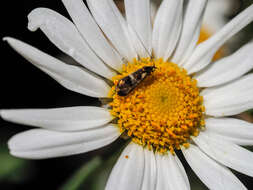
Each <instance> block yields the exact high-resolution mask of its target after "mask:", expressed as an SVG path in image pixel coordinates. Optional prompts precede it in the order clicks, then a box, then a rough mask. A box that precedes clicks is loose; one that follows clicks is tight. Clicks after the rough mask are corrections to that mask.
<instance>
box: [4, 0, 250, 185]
mask: <svg viewBox="0 0 253 190" xmlns="http://www.w3.org/2000/svg"><path fill="white" fill-rule="evenodd" d="M63 3H64V5H65V6H66V8H67V10H68V12H69V14H70V15H71V18H72V19H73V22H74V24H73V23H72V22H71V21H69V20H68V19H66V18H65V17H63V16H61V15H59V14H58V13H56V12H54V11H52V10H49V9H46V8H38V9H35V10H33V11H32V12H31V13H30V14H29V16H28V18H29V24H28V28H29V29H30V30H33V31H34V30H36V29H38V28H40V29H41V30H42V31H43V32H44V33H45V34H46V35H47V37H48V38H49V39H50V40H51V41H52V42H53V43H54V44H55V45H56V46H57V47H58V48H59V49H60V50H62V51H63V52H65V53H66V54H67V55H70V56H71V57H73V58H74V59H75V60H76V61H77V62H78V63H80V64H81V65H82V66H83V67H85V68H87V69H88V70H90V71H91V72H86V71H85V70H84V69H83V68H82V67H79V66H74V65H68V64H65V63H63V62H61V61H60V60H58V59H56V58H53V57H51V56H50V55H48V54H45V53H43V52H41V51H40V50H38V49H36V48H34V47H32V46H30V45H28V44H25V43H23V42H21V41H19V40H16V39H14V38H10V37H6V38H4V40H6V41H7V42H8V43H9V44H10V45H11V46H12V47H13V48H14V49H15V50H16V51H17V52H19V53H20V54H21V55H23V56H24V57H25V58H26V59H27V60H29V61H30V62H31V63H32V64H34V65H35V66H36V67H38V68H39V69H41V70H42V71H44V72H46V73H47V74H48V75H50V76H51V77H52V78H53V79H55V80H56V81H58V82H59V83H60V84H61V85H62V86H64V87H66V88H68V89H69V90H72V91H75V92H78V93H81V94H84V95H88V96H91V97H97V98H106V97H108V93H109V92H110V91H111V92H114V91H113V89H114V88H115V85H114V86H113V87H112V90H111V87H110V86H109V85H108V83H107V82H106V81H107V80H106V79H108V80H112V77H115V76H116V77H117V76H121V75H118V74H116V71H122V72H123V74H124V73H125V74H126V73H127V72H128V70H131V68H132V67H131V65H132V66H133V67H136V65H135V64H134V63H135V62H137V63H138V64H144V65H145V63H146V62H148V63H149V64H156V67H157V70H156V71H154V74H152V76H153V77H154V78H155V77H157V76H159V73H160V74H161V73H162V74H164V76H162V77H164V78H165V80H164V81H160V83H159V81H156V80H155V81H154V83H155V82H156V83H158V85H156V86H152V88H151V87H149V86H144V87H145V89H143V90H140V89H142V87H141V86H140V87H139V88H137V89H134V90H133V92H132V94H134V95H136V94H137V95H138V96H136V97H139V98H140V99H141V98H142V97H141V96H142V95H143V94H141V93H145V92H152V93H150V94H144V95H145V96H146V97H145V98H147V99H148V98H149V99H150V100H152V101H154V104H153V102H152V101H151V103H152V104H149V103H150V102H145V103H139V104H138V105H140V107H138V106H137V104H134V105H131V103H132V102H131V101H132V100H137V101H139V99H138V98H137V99H136V98H133V99H131V98H132V95H130V96H129V98H130V100H127V98H125V97H121V98H120V97H119V96H118V95H117V94H114V95H113V96H112V97H113V105H112V108H111V109H112V110H113V111H115V110H114V109H121V108H119V107H117V106H116V105H118V104H119V105H122V106H125V105H126V104H124V101H130V105H129V108H127V110H126V114H129V109H130V107H131V109H136V112H135V113H131V112H130V114H132V115H135V114H136V115H137V116H138V114H141V113H145V111H146V110H143V109H142V108H143V106H147V107H146V108H147V110H148V111H151V113H150V115H147V114H146V115H141V118H138V119H141V121H143V123H145V122H146V123H148V124H147V125H144V126H145V127H150V126H149V122H151V120H148V118H152V119H158V120H159V114H160V116H162V117H165V118H167V117H169V118H170V119H172V120H169V121H176V123H172V124H171V123H168V120H166V121H163V120H162V119H163V118H162V119H161V121H160V120H159V122H160V123H162V122H164V123H165V125H166V126H170V127H171V126H172V127H171V128H163V129H160V127H161V126H160V125H158V126H157V130H158V133H159V134H160V135H167V137H168V138H164V139H163V140H161V139H159V138H158V137H156V133H154V134H155V135H154V136H155V137H153V136H152V135H153V134H151V136H149V135H150V134H148V133H147V131H148V128H144V127H143V124H142V123H139V124H136V125H134V126H133V125H132V124H133V123H131V119H132V118H131V117H130V118H124V117H125V116H129V115H121V114H125V112H124V111H125V110H123V109H121V110H120V112H117V111H115V112H114V113H109V111H108V109H107V108H100V107H88V106H87V107H70V108H58V109H46V110H41V109H39V110H34V109H31V110H1V113H0V114H1V117H2V118H4V119H6V120H8V121H11V122H16V123H21V124H26V125H31V126H36V127H41V129H32V130H29V131H26V132H23V133H20V134H17V135H15V136H14V137H12V138H11V139H10V141H9V143H8V145H9V148H10V152H11V154H12V155H14V156H17V157H22V158H31V159H42V158H51V157H59V156H66V155H72V154H79V153H84V152H88V151H91V150H94V149H97V148H100V147H103V146H106V145H107V144H109V143H111V142H113V141H114V140H116V139H117V138H118V137H119V136H120V135H121V133H120V130H119V127H120V129H121V130H122V129H124V130H125V131H127V134H128V135H129V136H130V137H133V139H134V140H135V142H136V141H138V140H139V142H137V143H139V144H142V143H143V144H145V143H146V144H145V145H147V146H140V145H139V144H136V143H130V144H129V145H128V146H127V147H126V148H125V150H124V151H123V153H122V154H121V156H120V158H119V160H118V162H117V164H116V165H115V167H114V169H113V171H112V173H111V176H110V178H109V180H108V183H107V186H106V189H107V190H111V189H119V187H120V189H123V190H124V189H136V190H139V189H140V190H141V189H142V190H148V189H150V190H153V189H157V190H160V189H179V190H182V189H190V185H189V181H188V178H187V175H186V172H185V170H184V168H183V166H182V164H181V162H180V160H179V159H178V158H177V156H176V154H175V155H174V156H173V155H172V154H170V152H172V153H173V148H180V149H181V151H182V152H183V154H184V157H185V159H186V160H187V162H188V163H189V165H190V166H191V168H192V169H193V170H194V172H195V173H196V174H197V175H198V177H199V178H200V179H201V180H202V181H203V183H204V184H205V185H206V186H207V187H208V188H209V189H222V190H223V189H229V190H231V189H235V190H238V189H246V188H245V186H244V185H243V184H242V183H241V182H240V181H239V180H238V179H237V178H236V177H235V175H233V173H232V172H231V171H230V170H229V169H228V168H232V169H234V170H237V171H238V172H241V173H244V174H246V175H249V176H253V165H252V163H253V154H252V153H251V152H249V151H247V150H246V149H244V148H242V147H240V145H252V144H253V130H252V129H253V128H252V127H253V125H252V124H250V123H247V122H245V121H242V120H238V119H233V118H226V116H232V115H236V114H239V113H241V112H243V111H245V110H248V109H250V108H253V96H252V94H253V75H252V74H247V75H245V76H243V75H244V74H246V73H247V72H248V71H249V70H251V69H252V68H253V62H252V61H251V60H252V58H253V54H252V52H251V51H252V48H253V43H249V44H247V45H245V46H244V47H242V48H241V49H239V50H238V51H237V52H235V53H234V54H233V55H230V56H228V57H225V58H223V59H220V60H219V61H217V62H216V63H212V64H210V63H211V60H212V58H213V56H214V54H215V52H216V51H217V50H218V49H219V48H220V47H221V46H222V45H223V43H224V42H226V41H227V40H228V39H229V38H230V37H232V36H233V35H234V34H236V33H237V32H238V31H239V30H241V29H242V28H243V27H245V26H246V25H247V24H249V23H250V22H251V21H252V20H253V5H252V6H250V7H248V8H247V9H246V10H244V11H243V12H242V13H240V14H239V15H238V16H236V17H235V18H234V19H233V20H232V21H230V22H229V23H228V24H227V25H225V26H224V27H223V28H222V29H221V30H220V31H219V32H217V33H216V34H215V35H213V36H212V37H211V38H210V39H209V40H207V41H205V42H203V43H201V44H199V45H196V43H197V41H198V36H199V31H200V26H201V23H202V15H203V12H204V10H205V7H206V4H207V1H206V0H194V1H189V2H188V4H187V6H186V7H185V8H184V9H183V0H164V1H163V2H162V4H161V6H160V8H159V10H158V12H157V15H156V18H155V21H154V26H153V29H152V25H151V17H150V5H149V3H150V2H149V1H147V0H138V1H133V0H125V7H126V20H125V19H124V18H123V17H122V15H121V14H120V12H119V11H118V9H117V7H116V6H115V4H114V3H113V1H112V0H103V1H102V0H87V3H88V5H89V9H90V11H91V13H92V15H91V14H90V12H89V11H88V9H87V7H86V6H85V5H84V3H83V2H82V0H71V1H70V0H63ZM97 24H98V25H97ZM100 29H101V30H102V31H103V33H104V34H105V35H106V37H107V38H106V37H105V36H104V35H103V34H102V32H101V31H100ZM107 39H108V40H109V41H110V43H108V41H107ZM110 44H112V45H113V46H112V45H110ZM151 52H153V54H154V57H155V60H152V59H151V60H150V59H147V57H149V56H150V55H151ZM137 56H138V57H141V58H140V59H138V60H135V61H133V58H137ZM145 57H146V59H145V61H144V58H145ZM158 58H163V60H164V61H162V60H160V61H159V60H157V59H158ZM166 60H169V61H171V62H174V63H176V64H177V65H178V66H177V65H175V64H173V63H169V61H166ZM126 61H128V62H130V63H129V64H128V65H126V66H125V67H126V68H125V70H124V68H122V65H123V63H124V62H126ZM159 64H160V65H159ZM166 64H167V65H168V68H174V70H173V71H171V73H170V72H167V71H166V68H167V67H166ZM180 67H183V68H185V69H186V70H187V73H188V74H190V75H192V76H193V78H194V79H196V80H197V85H198V87H199V88H200V89H201V91H200V95H199V93H198V92H199V91H198V88H197V87H196V83H194V80H193V79H190V77H189V75H186V73H184V72H183V71H182V69H181V68H180ZM163 69H164V70H163ZM92 72H94V73H96V74H92ZM168 73H170V74H172V75H173V74H174V73H177V74H178V76H179V75H180V76H181V77H182V78H180V79H179V80H178V81H183V83H180V82H179V83H178V82H175V81H173V80H174V78H168V77H167V75H170V74H168ZM128 74H129V73H128ZM165 75H166V76H165ZM173 76H174V75H173ZM166 77H167V78H166ZM151 78H152V77H150V78H149V80H151ZM158 79H159V78H158ZM167 80H169V81H170V83H169V84H168V85H167ZM175 80H176V79H175ZM176 81H177V80H176ZM114 82H115V81H114ZM163 84H165V85H163ZM143 85H147V84H146V83H145V82H143V84H142V86H143ZM170 85H172V86H170ZM173 85H178V88H177V89H176V91H166V90H167V88H171V89H175V86H173ZM184 85H187V88H185V86H184ZM181 88H182V89H184V90H190V91H189V94H187V93H186V94H184V93H182V91H181V90H178V89H181ZM202 89H203V90H202ZM146 90H147V91H146ZM148 90H149V91H148ZM157 90H158V91H159V92H158V91H157ZM183 92H184V91H183ZM138 93H139V94H138ZM139 95H140V96H139ZM174 95H175V97H174ZM201 96H203V98H204V102H203V106H204V107H205V109H206V111H205V114H204V113H203V115H202V112H201V109H202V108H203V106H202V105H200V103H199V102H201V101H200V100H201V98H200V97H201ZM192 97H195V99H191V98H192ZM156 98H157V99H156ZM159 98H160V99H159ZM173 98H175V99H173ZM158 100H159V101H161V102H165V103H164V104H161V103H159V102H158ZM174 100H177V101H174ZM118 101H119V102H118ZM140 101H142V100H140ZM147 104H148V105H147ZM184 104H186V105H187V106H188V107H187V109H188V108H189V109H190V111H192V112H191V113H192V115H191V114H190V113H189V114H188V112H187V110H185V107H183V108H181V107H180V106H181V105H184ZM192 104H193V107H191V106H189V105H192ZM150 105H155V108H154V109H153V107H152V106H150ZM157 105H158V106H157ZM167 105H169V106H172V107H173V106H174V107H173V110H176V112H175V113H170V114H168V115H167V114H166V113H167V112H168V111H169V110H168V109H169V108H168V106H167ZM175 105H176V107H175ZM194 106H195V107H194ZM172 107H171V108H172ZM124 108H126V107H124ZM137 108H141V109H142V110H137ZM144 108H145V107H144ZM191 108H194V109H193V110H191ZM195 108H196V109H195ZM153 110H155V111H154V112H152V111H153ZM157 110H158V111H157ZM161 110H162V111H161ZM178 110H179V111H178ZM196 110H197V111H196ZM180 111H182V112H180ZM194 111H196V112H194ZM185 112H186V113H185ZM115 113H116V114H118V116H119V118H118V119H119V121H118V123H117V124H118V125H116V124H112V123H111V121H112V120H113V116H115ZM157 114H158V115H157ZM178 114H179V115H178ZM153 115H154V117H155V118H153ZM179 116H180V117H179ZM182 117H187V119H188V120H187V122H186V120H184V119H182ZM191 117H192V118H197V120H194V119H193V120H190V119H189V118H191ZM202 117H204V120H205V123H206V126H205V127H206V130H204V131H201V130H200V129H199V130H198V126H195V128H194V132H188V133H187V131H189V130H192V129H193V128H190V127H194V126H192V123H193V122H195V123H198V124H199V123H200V121H201V119H202ZM175 118H176V119H175ZM173 119H174V120H173ZM120 121H124V122H126V123H120ZM135 121H136V120H134V122H135ZM137 121H139V120H137ZM152 121H153V120H152ZM177 121H178V122H179V121H180V122H185V123H184V126H183V125H181V124H180V125H179V123H177ZM129 124H131V125H129ZM156 124H157V123H154V126H155V125H156ZM174 125H179V126H182V128H178V129H177V130H178V131H183V132H184V135H186V136H187V135H188V136H189V138H188V137H187V138H185V136H181V137H180V136H179V137H180V138H179V139H177V137H178V134H174V133H173V130H174ZM200 125H202V124H200ZM118 126H119V127H118ZM129 126H130V127H129ZM132 126H133V128H134V129H133V128H132ZM154 126H153V124H152V126H151V127H154ZM158 128H159V129H158ZM172 128H173V130H172ZM167 130H168V133H169V132H170V134H167V132H166V131H167ZM164 131H165V132H164ZM198 131H200V133H199V134H198V133H197V132H198ZM132 132H133V134H132ZM156 132H157V131H156ZM185 132H186V133H185ZM195 132H196V133H195ZM171 133H172V134H171ZM179 134H181V133H179ZM174 136H175V139H173V138H174ZM182 139H186V140H183V141H182V142H184V143H182V142H181V140H182ZM157 140H158V141H157ZM144 142H145V143H144ZM164 142H165V143H167V142H168V145H167V144H166V145H164V144H163V143H164ZM157 143H158V144H157ZM173 143H174V144H173ZM177 143H179V144H177ZM186 144H187V145H186ZM188 145H189V147H188V148H185V147H187V146H188ZM146 147H149V148H151V149H152V148H155V149H154V151H150V150H149V149H148V148H146ZM171 148H172V149H171ZM163 150H165V151H168V150H170V152H169V153H168V154H160V153H161V152H163ZM159 152H160V153H159ZM227 167H228V168H227Z"/></svg>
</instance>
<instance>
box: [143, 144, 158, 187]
mask: <svg viewBox="0 0 253 190" xmlns="http://www.w3.org/2000/svg"><path fill="white" fill-rule="evenodd" d="M144 156H145V167H144V168H145V169H144V176H143V182H142V187H141V190H154V189H155V187H156V181H157V166H156V159H155V154H154V152H153V151H150V150H148V149H147V148H145V149H144Z"/></svg>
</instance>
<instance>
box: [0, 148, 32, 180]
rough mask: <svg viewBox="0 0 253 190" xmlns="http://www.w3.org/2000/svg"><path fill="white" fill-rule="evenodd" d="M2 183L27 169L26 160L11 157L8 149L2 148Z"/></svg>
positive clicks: (0, 156) (0, 174)
mask: <svg viewBox="0 0 253 190" xmlns="http://www.w3.org/2000/svg"><path fill="white" fill-rule="evenodd" d="M0 163H1V167H0V181H2V180H5V179H7V178H8V179H9V178H12V177H13V176H15V174H18V173H19V171H21V170H22V169H24V167H26V165H27V162H26V161H25V160H22V159H19V158H15V157H13V156H11V155H10V154H9V152H8V150H7V148H6V147H1V148H0Z"/></svg>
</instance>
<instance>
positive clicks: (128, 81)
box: [116, 66, 156, 96]
mask: <svg viewBox="0 0 253 190" xmlns="http://www.w3.org/2000/svg"><path fill="white" fill-rule="evenodd" d="M155 68H156V67H155V66H145V67H142V68H141V69H138V70H137V71H135V72H133V73H131V74H130V75H128V76H125V77H124V78H122V79H120V80H119V82H118V84H117V86H116V92H117V94H118V95H119V96H126V95H128V94H129V93H130V92H131V91H132V90H133V89H135V88H136V86H137V85H138V84H140V83H141V81H143V80H144V79H145V78H146V77H147V76H148V75H150V74H151V73H152V72H153V71H154V70H155Z"/></svg>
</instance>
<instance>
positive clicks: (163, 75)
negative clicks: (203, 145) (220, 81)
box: [109, 58, 205, 153]
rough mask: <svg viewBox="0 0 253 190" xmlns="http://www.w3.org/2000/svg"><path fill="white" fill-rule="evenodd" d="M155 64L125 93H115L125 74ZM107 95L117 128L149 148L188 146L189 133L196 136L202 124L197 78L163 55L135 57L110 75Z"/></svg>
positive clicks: (159, 149) (172, 148)
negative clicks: (118, 72)
mask: <svg viewBox="0 0 253 190" xmlns="http://www.w3.org/2000/svg"><path fill="white" fill-rule="evenodd" d="M153 65H155V67H156V68H155V70H154V71H153V72H152V73H151V74H150V75H149V76H147V77H146V78H145V79H144V80H143V81H141V82H140V84H138V85H137V86H136V87H135V88H134V89H133V90H132V91H131V92H130V93H129V94H127V95H126V96H119V95H118V94H117V91H116V89H117V84H118V83H119V81H120V80H121V79H122V78H124V77H125V76H128V75H130V74H131V73H133V72H135V71H137V70H138V69H141V68H143V67H144V66H153ZM113 81H114V86H113V87H112V88H111V91H110V93H109V97H111V98H112V102H111V103H110V104H109V105H110V109H111V110H110V111H111V114H112V115H113V116H114V117H115V118H116V121H117V124H118V126H119V128H120V131H121V132H122V133H123V132H124V133H125V134H127V135H128V136H129V137H131V138H132V140H133V141H134V142H136V143H138V144H140V145H142V146H147V147H148V148H149V149H153V150H155V151H159V152H160V153H165V152H167V151H168V150H169V151H170V152H172V153H174V149H180V146H181V145H183V146H185V147H188V146H189V143H188V141H189V139H190V136H192V135H193V136H197V135H198V133H199V129H200V127H201V126H203V125H204V120H203V112H204V110H205V108H204V106H203V104H202V103H203V98H202V97H201V96H200V95H199V89H198V87H197V81H196V80H194V79H192V78H191V77H190V76H188V75H187V72H186V71H185V70H184V69H182V68H179V67H178V66H177V65H176V64H174V63H171V62H165V61H163V60H162V59H159V60H152V59H150V58H142V59H140V60H136V59H134V60H133V62H131V63H128V64H127V65H124V66H123V68H122V72H121V74H119V75H116V76H115V77H113Z"/></svg>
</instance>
